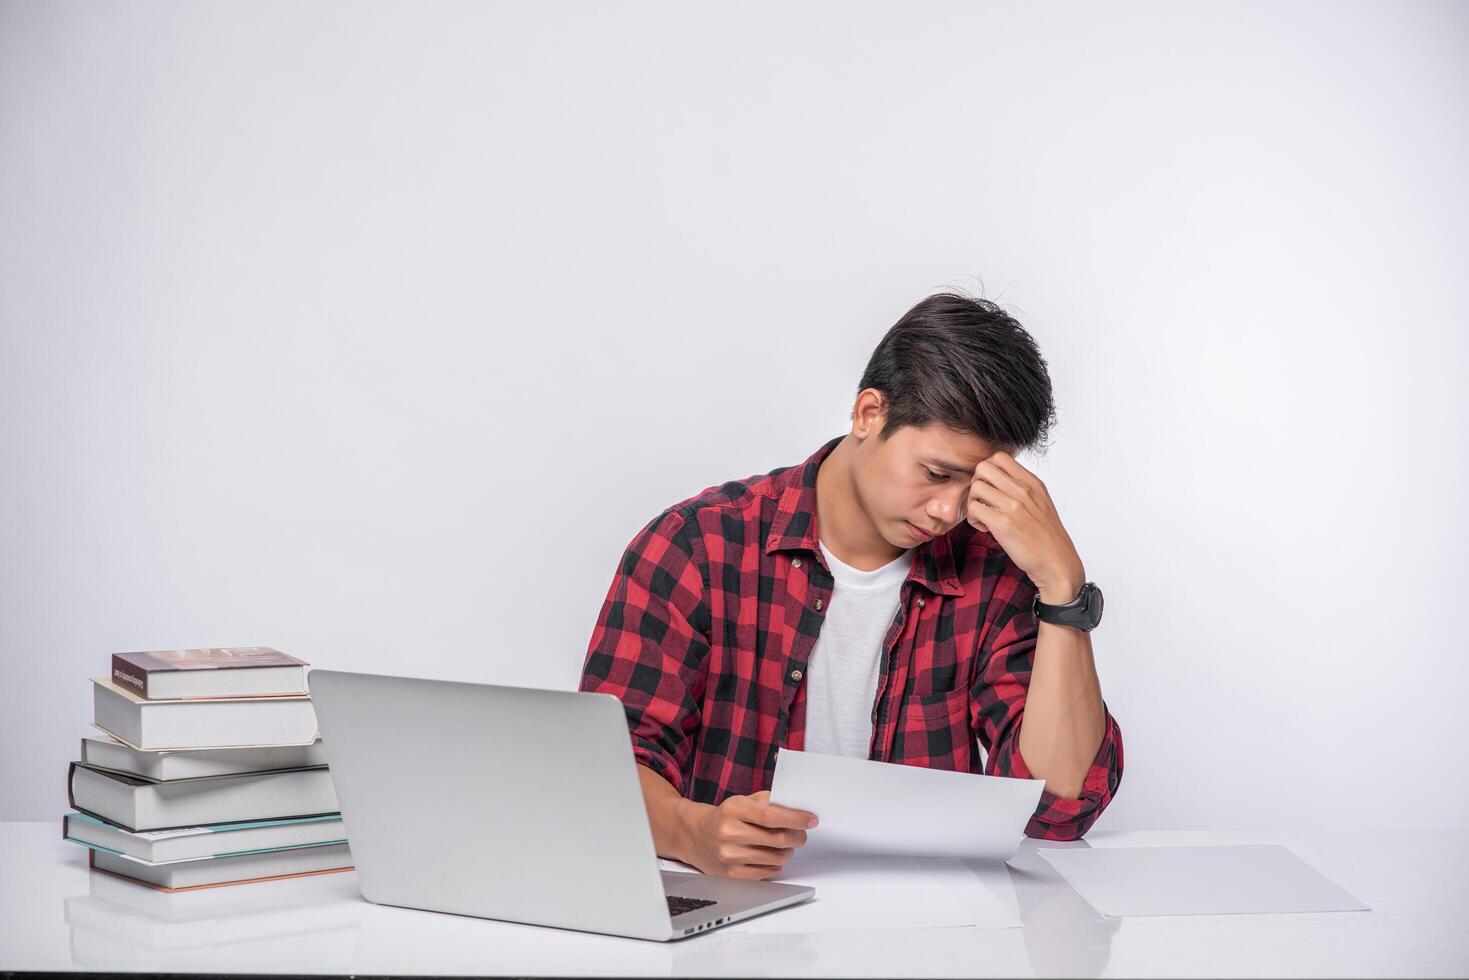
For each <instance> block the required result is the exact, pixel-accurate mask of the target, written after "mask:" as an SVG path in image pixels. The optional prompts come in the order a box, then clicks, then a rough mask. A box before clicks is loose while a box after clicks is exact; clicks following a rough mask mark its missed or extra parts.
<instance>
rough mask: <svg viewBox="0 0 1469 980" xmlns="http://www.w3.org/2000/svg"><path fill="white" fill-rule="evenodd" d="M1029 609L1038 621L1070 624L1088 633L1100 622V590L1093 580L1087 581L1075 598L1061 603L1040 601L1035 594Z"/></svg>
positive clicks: (1060, 624)
mask: <svg viewBox="0 0 1469 980" xmlns="http://www.w3.org/2000/svg"><path fill="white" fill-rule="evenodd" d="M1031 611H1032V613H1034V615H1035V618H1036V619H1037V620H1039V621H1040V622H1043V623H1054V624H1056V625H1057V626H1070V627H1072V628H1073V629H1079V630H1081V631H1082V632H1084V633H1090V632H1091V631H1092V630H1094V629H1096V628H1097V626H1098V624H1100V623H1101V622H1102V590H1101V589H1099V588H1097V584H1096V583H1095V582H1087V583H1086V584H1085V585H1083V586H1082V587H1081V591H1080V592H1078V593H1077V594H1076V598H1075V599H1073V600H1071V601H1070V602H1068V603H1064V604H1061V605H1050V604H1047V603H1044V602H1041V597H1040V596H1039V595H1037V596H1036V597H1035V599H1033V600H1032V601H1031Z"/></svg>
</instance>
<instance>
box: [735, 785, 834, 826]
mask: <svg viewBox="0 0 1469 980" xmlns="http://www.w3.org/2000/svg"><path fill="white" fill-rule="evenodd" d="M747 799H748V800H749V801H750V805H749V807H748V808H747V812H746V813H741V814H739V815H738V816H739V818H740V819H741V820H748V821H749V822H750V823H757V824H759V825H760V826H762V827H789V828H791V829H794V830H809V829H810V828H812V827H814V826H816V823H817V820H816V814H814V813H812V812H811V811H809V810H797V809H796V808H794V807H789V806H781V805H780V804H779V803H771V802H770V790H768V789H767V790H761V791H760V792H758V793H755V794H753V795H751V796H749V797H747Z"/></svg>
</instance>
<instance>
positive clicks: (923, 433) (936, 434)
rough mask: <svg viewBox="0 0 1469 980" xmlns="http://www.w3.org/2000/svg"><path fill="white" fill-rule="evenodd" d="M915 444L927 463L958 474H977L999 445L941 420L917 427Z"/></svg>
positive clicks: (916, 449)
mask: <svg viewBox="0 0 1469 980" xmlns="http://www.w3.org/2000/svg"><path fill="white" fill-rule="evenodd" d="M911 446H912V448H913V451H914V452H915V453H916V454H917V455H918V456H919V457H920V458H921V459H923V461H924V462H927V463H931V464H933V465H934V466H937V467H940V468H942V469H946V470H952V471H954V472H956V473H973V472H974V468H975V467H976V466H978V465H979V464H980V461H981V460H984V459H986V458H988V457H989V456H991V455H992V454H993V453H994V452H995V451H996V450H997V449H998V448H999V447H998V446H992V445H990V444H989V443H988V442H986V441H985V440H983V439H981V438H979V437H978V436H975V435H971V434H969V433H967V432H960V431H959V430H957V429H951V428H949V427H948V426H944V425H939V424H937V423H935V424H933V425H928V426H925V427H923V428H922V429H917V428H915V429H913V438H912V441H911Z"/></svg>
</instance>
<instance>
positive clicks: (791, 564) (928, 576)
mask: <svg viewBox="0 0 1469 980" xmlns="http://www.w3.org/2000/svg"><path fill="white" fill-rule="evenodd" d="M840 441H841V439H840V437H839V438H837V439H833V440H832V441H831V442H829V443H827V444H826V445H825V446H823V447H822V448H821V449H819V450H817V451H816V453H815V454H814V455H812V456H811V458H810V459H808V460H807V461H806V462H805V463H804V464H802V465H800V466H794V467H783V468H781V469H777V470H775V471H773V472H771V473H769V474H767V475H765V476H757V477H751V478H749V479H747V480H741V481H735V482H731V483H725V484H723V485H722V486H718V487H710V488H709V489H707V490H705V491H703V492H702V493H700V494H699V495H697V496H695V497H691V498H690V499H688V500H686V501H684V502H682V503H680V504H676V505H675V506H673V507H670V508H669V509H668V510H666V511H664V512H663V513H662V514H659V515H658V516H657V517H656V518H654V519H653V520H652V521H651V522H650V523H649V524H648V525H647V526H646V527H644V528H643V530H642V531H641V532H640V533H639V534H638V535H637V537H635V538H634V539H633V540H632V543H631V544H630V545H628V548H627V551H626V553H625V554H624V555H623V558H622V562H621V564H620V565H619V566H618V568H617V573H616V575H614V576H613V579H612V587H611V588H610V589H609V590H608V593H607V599H606V602H605V603H604V604H603V606H602V611H601V614H600V615H599V616H598V618H597V626H596V629H595V630H594V631H593V633H592V639H591V644H590V648H589V650H588V652H587V659H586V663H585V665H584V667H583V670H582V679H581V689H582V690H583V691H598V692H603V693H608V694H614V695H616V696H617V697H618V698H619V699H620V700H621V701H622V704H623V706H624V708H625V710H626V711H627V719H628V727H629V729H630V732H631V735H632V744H633V754H634V756H635V757H636V759H637V761H638V762H639V763H640V764H642V765H645V766H647V767H648V768H649V769H652V770H653V771H654V772H656V773H658V774H659V775H661V776H662V777H663V778H664V779H666V780H668V782H669V783H671V784H672V785H673V787H674V789H676V790H678V791H679V793H680V794H682V795H683V796H685V797H688V798H689V799H693V800H696V801H698V802H701V803H711V804H718V803H720V802H721V801H722V800H724V799H725V798H726V797H728V796H732V795H747V794H750V793H757V792H759V791H760V790H763V789H769V788H770V783H771V779H772V777H773V775H774V772H775V757H776V751H777V749H778V748H779V747H781V746H787V747H789V748H793V749H800V748H802V747H803V745H804V735H805V725H806V688H805V685H804V684H803V683H802V678H803V677H804V676H805V673H806V667H807V664H808V663H809V662H810V659H811V649H812V647H813V646H814V645H815V643H816V636H817V634H818V633H819V632H820V630H821V623H822V618H823V613H824V610H825V609H826V607H827V606H828V604H829V603H830V601H831V596H832V588H833V579H832V573H831V569H830V568H829V567H828V566H827V564H826V561H825V559H824V557H823V556H822V554H821V549H820V548H819V547H818V546H817V540H818V538H817V526H816V470H817V467H818V466H820V464H821V461H822V460H823V459H824V458H825V457H826V456H827V454H828V453H830V452H831V450H832V449H833V448H834V447H835V446H836V445H837V443H839V442H840ZM1035 594H1036V588H1035V585H1034V584H1032V583H1031V581H1030V579H1028V578H1027V577H1026V576H1025V573H1024V572H1022V571H1021V570H1020V569H1019V568H1018V567H1017V566H1016V565H1015V563H1014V562H1012V561H1011V560H1010V558H1009V556H1008V555H1006V554H1005V552H1004V551H1002V550H1001V549H1000V547H999V546H998V544H996V542H995V540H994V538H993V536H991V535H989V534H985V533H983V532H980V531H978V530H977V529H975V528H974V527H973V526H972V525H970V524H969V523H968V522H967V521H961V522H960V523H959V525H958V526H957V527H955V528H954V530H952V531H950V532H949V533H948V534H946V535H943V536H941V537H937V538H934V539H933V540H931V541H928V542H926V543H924V544H922V545H920V546H918V548H917V549H916V551H915V553H914V556H913V566H912V568H911V570H910V571H909V574H908V578H907V580H906V581H905V582H904V583H903V586H902V591H901V595H900V599H899V603H898V612H897V614H896V616H895V617H894V620H893V624H892V626H891V627H890V628H889V629H888V632H887V637H886V639H885V640H884V642H883V650H882V654H883V656H882V663H881V669H880V672H879V678H878V685H877V697H876V699H875V702H874V704H873V714H872V721H873V731H872V742H871V745H870V747H869V749H868V758H870V759H876V760H879V761H882V762H897V763H902V764H904V765H913V766H928V767H930V768H934V769H950V770H956V771H960V772H976V773H977V772H984V773H987V774H989V775H992V776H1018V777H1022V778H1028V777H1030V776H1031V772H1030V769H1029V768H1028V767H1027V766H1026V764H1025V761H1024V760H1023V759H1022V758H1021V757H1020V722H1021V716H1022V715H1023V714H1024V712H1025V695H1026V689H1027V687H1028V686H1029V683H1030V670H1031V665H1032V662H1033V657H1034V651H1035V644H1036V633H1037V624H1036V619H1035V617H1034V615H1033V614H1032V612H1031V599H1032V597H1033V596H1034V595H1035ZM1103 707H1104V709H1105V704H1104V706H1103ZM1106 722H1107V733H1106V736H1105V737H1104V738H1103V740H1102V745H1101V748H1099V749H1098V750H1097V755H1096V758H1095V759H1093V760H1092V764H1091V768H1090V770H1089V771H1088V773H1087V775H1086V780H1085V782H1084V784H1083V790H1082V795H1081V798H1080V799H1076V800H1068V799H1065V798H1063V797H1060V796H1057V795H1056V794H1054V793H1052V792H1050V791H1049V790H1046V791H1043V792H1042V794H1041V800H1040V804H1039V805H1038V806H1037V807H1036V811H1035V815H1034V816H1033V817H1032V818H1031V820H1030V822H1029V823H1028V824H1027V826H1026V829H1025V832H1026V834H1027V835H1028V836H1030V837H1040V838H1046V839H1051V840H1075V839H1077V838H1079V837H1081V835H1082V834H1084V833H1086V831H1087V828H1089V827H1090V826H1091V825H1092V823H1093V822H1095V821H1096V819H1097V817H1098V816H1100V815H1101V813H1102V810H1103V809H1104V808H1105V807H1106V806H1107V804H1108V803H1109V802H1110V801H1111V799H1112V796H1113V794H1114V793H1116V792H1117V786H1118V784H1119V782H1120V781H1121V779H1122V732H1121V730H1120V729H1119V728H1118V727H1117V722H1116V721H1115V720H1114V719H1113V718H1112V715H1111V712H1106ZM976 735H977V736H978V740H979V742H980V743H981V744H982V745H983V746H984V749H985V753H986V757H985V759H984V760H983V762H981V760H980V756H979V752H978V751H977V749H976V745H975V737H976Z"/></svg>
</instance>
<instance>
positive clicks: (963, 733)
mask: <svg viewBox="0 0 1469 980" xmlns="http://www.w3.org/2000/svg"><path fill="white" fill-rule="evenodd" d="M902 733H903V738H902V746H903V750H902V752H901V756H902V757H901V758H899V759H897V760H895V761H898V762H902V763H905V764H907V765H921V766H927V767H928V768H930V769H952V770H955V771H958V772H977V771H978V770H977V768H976V767H975V764H974V759H975V742H974V733H973V731H972V730H971V729H970V727H969V689H968V688H967V687H960V688H956V689H955V690H952V691H945V692H943V693H941V694H915V695H910V696H909V697H908V698H906V699H905V700H904V702H903V722H902Z"/></svg>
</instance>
